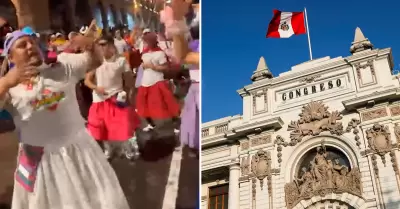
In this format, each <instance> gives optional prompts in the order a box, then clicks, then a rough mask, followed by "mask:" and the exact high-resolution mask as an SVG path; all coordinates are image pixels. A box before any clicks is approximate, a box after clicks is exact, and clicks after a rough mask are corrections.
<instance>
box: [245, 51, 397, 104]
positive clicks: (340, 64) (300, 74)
mask: <svg viewBox="0 0 400 209" xmlns="http://www.w3.org/2000/svg"><path fill="white" fill-rule="evenodd" d="M391 52H392V49H391V48H384V49H374V50H370V51H365V52H359V53H356V54H354V55H350V56H347V57H344V58H341V59H340V60H337V61H334V62H329V63H326V64H323V65H319V66H316V67H312V68H309V69H305V70H300V71H298V72H293V73H290V74H288V75H282V76H279V77H275V78H272V79H268V80H262V81H259V82H255V83H252V84H250V85H247V86H245V87H244V88H241V89H239V90H237V92H238V93H239V95H241V96H242V97H243V95H247V94H248V92H250V91H252V90H254V89H257V88H262V87H267V86H270V85H276V84H278V83H283V82H292V81H293V80H294V79H298V78H301V77H306V76H309V75H311V74H316V73H321V72H323V71H327V70H331V69H335V68H340V67H344V66H346V65H349V64H348V62H357V61H361V60H363V59H370V58H371V57H373V56H375V57H384V56H389V60H390V62H391V65H393V61H392V56H391ZM333 59H335V58H333ZM346 60H347V61H348V62H346Z"/></svg>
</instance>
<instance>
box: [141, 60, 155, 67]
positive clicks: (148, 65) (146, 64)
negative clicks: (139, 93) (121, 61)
mask: <svg viewBox="0 0 400 209" xmlns="http://www.w3.org/2000/svg"><path fill="white" fill-rule="evenodd" d="M142 67H143V69H146V68H151V69H154V68H155V66H154V65H153V63H150V62H148V63H143V65H142Z"/></svg>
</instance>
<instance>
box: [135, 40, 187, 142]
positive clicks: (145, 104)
mask: <svg viewBox="0 0 400 209" xmlns="http://www.w3.org/2000/svg"><path fill="white" fill-rule="evenodd" d="M143 40H144V41H145V43H146V46H147V47H146V48H145V49H144V50H143V53H142V60H143V65H142V67H143V77H142V78H141V86H140V87H139V88H138V94H137V99H136V109H137V113H138V115H139V117H140V119H141V131H143V132H150V131H151V130H153V131H155V133H157V136H159V137H160V136H173V135H176V134H177V133H179V130H178V128H177V124H176V122H177V119H178V118H179V114H180V106H179V103H178V102H177V100H176V99H175V97H174V95H173V93H172V91H171V89H170V86H169V81H168V80H166V79H164V72H165V71H167V70H169V69H170V64H169V61H168V58H167V56H166V54H165V52H164V51H162V49H161V48H160V47H158V42H157V35H156V34H155V33H153V32H148V33H146V34H144V36H143Z"/></svg>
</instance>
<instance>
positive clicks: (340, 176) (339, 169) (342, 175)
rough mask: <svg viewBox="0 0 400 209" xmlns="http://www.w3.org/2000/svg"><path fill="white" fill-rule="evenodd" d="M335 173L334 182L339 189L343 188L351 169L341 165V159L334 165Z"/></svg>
mask: <svg viewBox="0 0 400 209" xmlns="http://www.w3.org/2000/svg"><path fill="white" fill-rule="evenodd" d="M333 171H334V181H335V185H336V187H337V188H340V187H343V186H344V185H345V182H346V175H347V173H348V171H349V168H347V166H345V165H340V164H339V159H337V158H336V159H335V161H334V165H333Z"/></svg>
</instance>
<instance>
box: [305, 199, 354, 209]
mask: <svg viewBox="0 0 400 209" xmlns="http://www.w3.org/2000/svg"><path fill="white" fill-rule="evenodd" d="M307 209H356V208H354V207H353V206H351V205H349V204H348V203H345V202H342V201H339V200H324V201H320V202H316V203H314V204H312V205H310V206H308V207H307Z"/></svg>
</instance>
